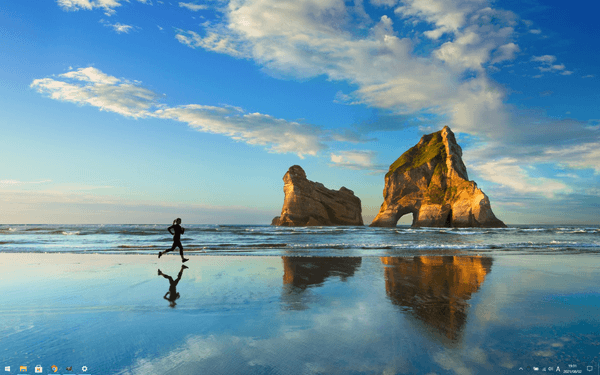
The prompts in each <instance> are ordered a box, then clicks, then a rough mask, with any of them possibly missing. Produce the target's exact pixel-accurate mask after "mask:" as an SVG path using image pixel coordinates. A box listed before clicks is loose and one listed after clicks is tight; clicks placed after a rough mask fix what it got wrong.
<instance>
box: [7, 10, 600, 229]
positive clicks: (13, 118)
mask: <svg viewBox="0 0 600 375" xmlns="http://www.w3.org/2000/svg"><path fill="white" fill-rule="evenodd" d="M596 29H597V23H596V20H595V18H594V12H593V11H591V9H589V11H585V9H582V8H581V7H573V6H570V5H569V4H565V3H564V2H559V1H544V2H541V1H537V0H526V1H496V2H492V1H486V0H461V1H442V0H406V1H396V0H371V1H368V0H357V1H347V2H344V1H337V0H320V1H290V2H286V1H283V0H262V1H258V0H254V1H242V0H232V1H219V0H215V1H196V0H189V1H183V2H169V1H157V0H130V1H125V0H44V1H33V0H27V1H4V2H2V3H1V4H0V30H1V32H0V42H1V44H0V45H1V46H2V47H1V48H0V51H1V56H0V82H1V84H0V95H1V97H2V98H3V100H2V101H1V102H0V116H1V118H2V121H1V122H0V124H1V125H0V126H1V127H2V128H1V130H2V137H1V138H0V145H1V147H0V158H1V160H2V161H3V167H2V169H0V197H1V198H0V210H1V211H2V215H1V216H0V221H1V222H3V223H162V222H165V223H168V222H170V221H172V220H173V218H175V217H182V218H183V219H184V220H183V221H184V223H185V222H187V223H225V224H234V223H239V224H245V223H248V224H267V223H270V221H271V219H272V217H274V216H276V215H278V214H279V213H280V211H281V206H282V204H283V197H284V196H283V181H282V177H283V175H284V174H285V172H286V171H287V169H288V168H289V167H290V166H292V165H294V164H298V165H301V166H302V167H303V168H304V169H305V171H306V172H307V176H308V178H309V179H311V180H313V181H319V182H322V183H323V184H325V186H327V187H329V188H333V189H339V188H340V187H341V186H346V187H347V188H349V189H351V190H353V191H354V192H355V194H356V195H357V196H358V197H359V198H361V200H362V204H363V218H364V221H365V223H366V224H368V223H370V222H371V221H372V219H373V217H374V216H375V215H376V213H377V211H378V209H379V206H380V205H381V203H382V202H383V196H382V191H383V184H384V174H385V171H386V170H387V168H388V166H389V165H390V164H391V163H392V162H394V160H395V159H396V158H398V157H399V156H400V155H401V154H402V153H403V152H404V151H406V150H407V149H408V148H410V147H412V146H413V145H414V144H416V143H417V142H418V140H419V138H420V137H421V135H423V134H426V133H430V132H433V131H437V130H440V129H441V128H442V127H443V126H445V125H448V126H450V127H451V128H452V129H453V131H454V132H455V133H456V135H457V138H458V141H459V143H460V144H461V146H462V148H463V159H464V161H465V164H466V166H467V169H468V172H469V178H470V179H472V180H474V181H476V182H477V183H478V185H479V187H480V188H482V190H483V191H484V192H485V193H486V194H487V195H488V196H489V197H490V201H491V203H492V209H493V210H494V212H495V213H496V216H498V217H499V218H500V219H502V220H504V221H505V222H506V223H509V224H527V223H565V224H569V223H587V224H598V216H599V213H600V205H599V204H600V176H599V174H600V147H599V146H600V137H599V131H600V114H599V113H598V109H597V108H598V106H597V103H598V99H599V94H598V92H599V90H598V86H599V85H598V74H599V73H600V72H598V68H597V67H598V64H597V58H598V53H597V51H599V50H600V41H599V40H598V38H596V37H595V33H593V32H592V31H593V30H596ZM409 221H410V218H403V219H402V220H401V223H402V222H409Z"/></svg>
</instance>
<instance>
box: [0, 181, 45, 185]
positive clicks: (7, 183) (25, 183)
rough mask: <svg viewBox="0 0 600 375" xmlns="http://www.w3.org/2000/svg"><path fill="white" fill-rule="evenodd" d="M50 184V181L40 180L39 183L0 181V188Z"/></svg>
mask: <svg viewBox="0 0 600 375" xmlns="http://www.w3.org/2000/svg"><path fill="white" fill-rule="evenodd" d="M48 182H52V180H41V181H19V180H0V186H3V185H11V186H14V185H29V184H45V183H48Z"/></svg>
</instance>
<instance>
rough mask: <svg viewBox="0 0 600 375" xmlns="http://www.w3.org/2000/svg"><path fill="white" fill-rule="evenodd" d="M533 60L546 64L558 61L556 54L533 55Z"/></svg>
mask: <svg viewBox="0 0 600 375" xmlns="http://www.w3.org/2000/svg"><path fill="white" fill-rule="evenodd" d="M531 61H538V62H541V63H544V64H552V63H553V62H555V61H556V56H552V55H543V56H533V57H532V58H531Z"/></svg>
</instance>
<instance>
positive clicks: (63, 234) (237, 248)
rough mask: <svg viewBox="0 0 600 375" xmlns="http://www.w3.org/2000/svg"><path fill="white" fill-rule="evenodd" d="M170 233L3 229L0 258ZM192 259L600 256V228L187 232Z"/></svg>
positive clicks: (160, 241)
mask: <svg viewBox="0 0 600 375" xmlns="http://www.w3.org/2000/svg"><path fill="white" fill-rule="evenodd" d="M167 227H168V225H166V224H153V225H35V224H28V225H0V252H42V253H51V252H60V253H112V254H116V253H118V254H155V253H157V252H158V251H159V250H164V249H167V248H170V247H171V244H172V236H171V235H170V234H169V233H168V232H167ZM184 227H185V229H186V231H185V234H184V235H183V236H182V238H181V242H182V244H183V246H184V249H185V252H186V254H190V255H211V254H212V255H232V254H236V255H274V256H282V255H294V256H414V255H458V254H465V255H473V254H486V255H501V254H508V253H510V254H555V253H598V252H600V227H599V226H590V225H581V226H573V225H522V226H511V227H508V228H411V227H409V226H398V227H394V228H371V227H368V226H363V227H355V226H349V227H292V228H288V227H273V226H269V225H184Z"/></svg>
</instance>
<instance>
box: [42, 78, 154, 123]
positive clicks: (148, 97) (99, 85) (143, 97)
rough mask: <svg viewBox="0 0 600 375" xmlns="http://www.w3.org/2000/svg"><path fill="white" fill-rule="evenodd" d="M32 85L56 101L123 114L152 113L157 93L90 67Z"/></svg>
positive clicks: (139, 115)
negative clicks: (85, 105) (86, 105)
mask: <svg viewBox="0 0 600 375" xmlns="http://www.w3.org/2000/svg"><path fill="white" fill-rule="evenodd" d="M30 87H32V88H34V89H35V90H36V91H37V92H39V93H41V94H46V95H48V96H49V97H50V98H52V99H55V100H61V101H66V102H72V103H77V104H81V105H83V104H88V105H91V106H94V107H98V108H100V110H102V111H110V112H115V113H118V114H120V115H123V116H127V117H133V118H143V117H148V116H151V113H150V112H149V111H150V109H151V108H152V107H153V106H155V105H157V98H158V95H157V94H155V93H154V92H152V91H150V90H148V89H145V88H142V87H140V86H138V85H137V84H135V83H132V82H130V81H128V80H123V79H118V78H116V77H112V76H109V75H106V74H104V73H102V72H101V71H100V70H98V69H96V68H93V67H88V68H80V69H78V70H75V71H70V72H68V73H64V74H61V75H59V76H58V77H56V79H55V78H42V79H36V80H34V81H33V82H32V83H31V85H30Z"/></svg>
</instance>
